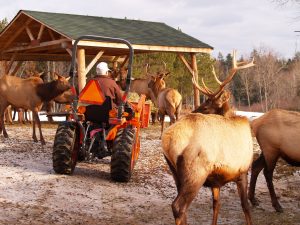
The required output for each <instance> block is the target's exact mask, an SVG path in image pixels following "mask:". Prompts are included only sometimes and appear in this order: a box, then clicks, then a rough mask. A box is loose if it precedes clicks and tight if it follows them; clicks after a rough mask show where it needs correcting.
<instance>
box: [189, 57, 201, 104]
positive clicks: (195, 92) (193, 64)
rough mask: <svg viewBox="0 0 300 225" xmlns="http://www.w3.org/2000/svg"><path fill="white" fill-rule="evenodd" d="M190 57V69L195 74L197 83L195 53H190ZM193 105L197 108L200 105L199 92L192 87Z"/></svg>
mask: <svg viewBox="0 0 300 225" xmlns="http://www.w3.org/2000/svg"><path fill="white" fill-rule="evenodd" d="M191 59H192V63H191V64H192V65H191V66H192V70H193V73H194V74H195V79H196V82H197V83H198V68H197V60H196V53H191ZM194 106H195V108H198V107H199V106H200V93H199V90H198V89H197V88H196V87H194Z"/></svg>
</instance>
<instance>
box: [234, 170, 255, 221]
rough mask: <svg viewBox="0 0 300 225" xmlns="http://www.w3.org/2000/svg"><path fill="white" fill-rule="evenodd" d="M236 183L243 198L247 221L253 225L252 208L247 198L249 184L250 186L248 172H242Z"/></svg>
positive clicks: (242, 202)
mask: <svg viewBox="0 0 300 225" xmlns="http://www.w3.org/2000/svg"><path fill="white" fill-rule="evenodd" d="M236 184H237V188H238V192H239V196H240V199H241V205H242V208H243V212H244V214H245V218H246V223H247V225H251V224H252V220H251V215H250V208H249V204H248V199H247V186H248V179H247V172H246V173H242V174H241V175H240V177H239V179H238V180H237V182H236Z"/></svg>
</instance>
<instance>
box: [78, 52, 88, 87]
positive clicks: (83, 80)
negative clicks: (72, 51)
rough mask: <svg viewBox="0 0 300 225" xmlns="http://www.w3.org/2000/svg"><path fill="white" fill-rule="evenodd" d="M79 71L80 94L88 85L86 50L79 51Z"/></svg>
mask: <svg viewBox="0 0 300 225" xmlns="http://www.w3.org/2000/svg"><path fill="white" fill-rule="evenodd" d="M77 66H78V68H77V71H78V89H79V92H80V91H81V90H82V89H83V88H84V86H85V84H86V74H85V50H84V49H83V48H80V49H78V50H77Z"/></svg>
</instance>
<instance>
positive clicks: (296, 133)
mask: <svg viewBox="0 0 300 225" xmlns="http://www.w3.org/2000/svg"><path fill="white" fill-rule="evenodd" d="M251 128H252V131H253V134H254V136H255V137H256V139H257V142H258V144H259V146H260V148H261V154H260V156H259V157H258V158H257V159H256V160H255V161H254V162H253V164H252V169H251V180H250V187H249V192H248V198H249V200H250V201H251V203H252V204H253V205H255V206H257V205H258V201H257V200H256V198H255V196H254V195H255V185H256V180H257V177H258V174H259V173H260V171H261V170H262V169H264V176H265V179H266V182H267V186H268V189H269V193H270V196H271V200H272V205H273V207H274V208H275V210H276V211H277V212H282V211H283V209H282V207H281V205H280V204H279V202H278V199H277V196H276V193H275V190H274V185H273V181H272V179H273V172H274V169H275V166H276V163H277V160H278V159H279V158H280V157H281V158H283V159H284V160H285V161H286V162H288V163H289V164H290V165H292V166H300V151H299V146H300V113H299V112H292V111H286V110H280V109H274V110H271V111H269V112H267V113H265V114H264V115H263V116H261V117H259V118H257V119H255V120H253V121H252V122H251Z"/></svg>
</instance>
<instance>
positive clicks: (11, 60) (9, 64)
mask: <svg viewBox="0 0 300 225" xmlns="http://www.w3.org/2000/svg"><path fill="white" fill-rule="evenodd" d="M16 55H17V54H16V53H15V54H13V55H12V57H11V59H10V61H9V63H7V64H6V67H5V74H9V71H10V69H11V67H12V65H13V63H14V61H15V58H16Z"/></svg>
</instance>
